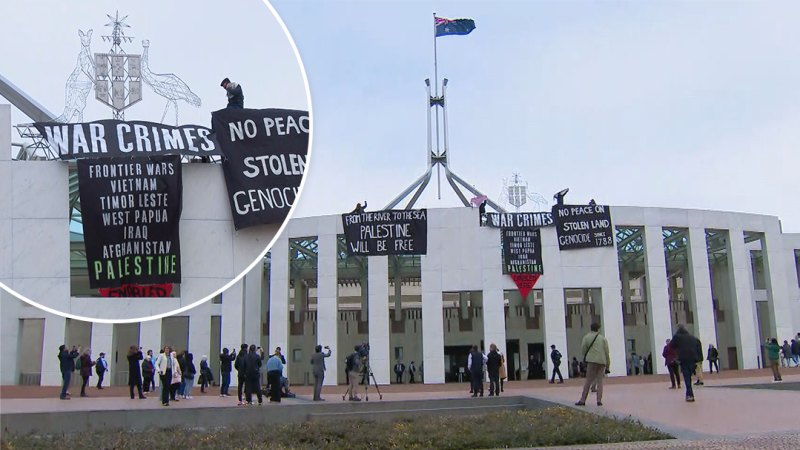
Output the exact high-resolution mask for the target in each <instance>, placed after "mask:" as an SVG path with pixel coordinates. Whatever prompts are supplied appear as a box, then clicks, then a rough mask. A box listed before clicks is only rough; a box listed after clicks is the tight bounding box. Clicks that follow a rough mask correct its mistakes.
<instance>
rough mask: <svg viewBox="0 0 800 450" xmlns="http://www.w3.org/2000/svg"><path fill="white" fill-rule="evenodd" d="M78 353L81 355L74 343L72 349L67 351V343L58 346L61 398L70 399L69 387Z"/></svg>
mask: <svg viewBox="0 0 800 450" xmlns="http://www.w3.org/2000/svg"><path fill="white" fill-rule="evenodd" d="M78 355H80V353H79V352H78V348H77V347H75V346H74V345H73V346H72V350H70V351H67V346H66V345H60V346H59V347H58V361H59V367H60V369H61V395H60V396H59V397H58V398H60V399H61V400H69V397H68V395H69V394H68V393H67V388H68V387H69V382H70V380H71V379H72V372H73V371H74V370H75V358H77V357H78Z"/></svg>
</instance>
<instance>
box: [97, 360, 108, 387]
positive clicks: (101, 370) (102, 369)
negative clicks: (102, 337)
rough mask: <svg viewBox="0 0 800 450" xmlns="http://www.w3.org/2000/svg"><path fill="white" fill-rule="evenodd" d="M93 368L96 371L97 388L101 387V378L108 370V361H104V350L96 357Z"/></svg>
mask: <svg viewBox="0 0 800 450" xmlns="http://www.w3.org/2000/svg"><path fill="white" fill-rule="evenodd" d="M94 370H95V372H97V378H98V379H97V389H103V378H105V376H106V372H107V371H108V363H107V362H106V354H105V353H104V352H100V356H98V357H97V361H96V364H95V366H94Z"/></svg>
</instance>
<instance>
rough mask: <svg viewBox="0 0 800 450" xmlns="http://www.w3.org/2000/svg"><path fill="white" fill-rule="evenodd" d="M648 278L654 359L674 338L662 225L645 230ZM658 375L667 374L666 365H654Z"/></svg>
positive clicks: (651, 343) (651, 349) (648, 300)
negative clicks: (669, 340) (668, 340)
mask: <svg viewBox="0 0 800 450" xmlns="http://www.w3.org/2000/svg"><path fill="white" fill-rule="evenodd" d="M644 245H645V252H644V256H645V275H646V276H647V309H648V311H647V313H648V318H649V319H650V346H651V347H650V351H651V352H653V360H654V361H655V360H657V356H658V355H660V354H661V350H662V349H663V347H664V343H665V342H666V340H667V339H669V338H671V337H672V319H671V318H670V311H669V292H668V285H667V263H666V260H665V259H664V235H663V234H662V230H661V226H645V227H644ZM653 369H654V370H655V373H658V374H662V373H667V367H666V366H664V365H663V364H655V363H654V364H653Z"/></svg>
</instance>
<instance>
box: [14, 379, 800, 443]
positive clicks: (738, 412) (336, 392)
mask: <svg viewBox="0 0 800 450" xmlns="http://www.w3.org/2000/svg"><path fill="white" fill-rule="evenodd" d="M783 374H784V376H783V378H784V380H785V383H787V384H789V383H792V384H794V383H799V382H800V369H797V368H790V369H784V370H783ZM606 381H607V383H606V386H605V393H604V398H603V404H604V406H602V407H598V406H594V403H595V399H594V397H593V396H591V395H590V397H589V398H588V400H587V406H585V407H576V406H574V405H573V404H574V402H575V401H576V400H577V399H578V397H579V395H580V391H581V388H582V382H583V380H582V379H575V380H567V382H566V383H564V384H554V385H553V384H548V383H547V382H546V381H540V380H536V381H519V382H509V383H506V386H505V392H504V393H503V395H504V396H515V397H520V398H535V399H541V400H545V401H549V402H553V403H557V404H563V405H566V406H570V407H574V408H580V409H582V410H585V411H588V412H592V413H597V414H604V415H610V416H616V417H632V418H635V419H638V420H640V421H641V422H642V423H644V424H645V425H650V426H654V427H657V428H659V429H661V430H663V431H665V432H668V433H670V434H672V435H674V436H676V437H677V438H678V440H671V441H664V442H661V443H634V444H613V446H611V447H608V446H605V447H604V446H588V447H574V448H598V449H600V448H620V449H624V448H702V449H705V448H709V449H712V448H800V443H798V439H800V434H798V426H797V423H798V421H797V418H798V417H800V391H797V390H777V389H769V387H770V385H771V375H770V374H769V371H767V370H750V371H730V372H727V373H726V372H723V373H722V374H721V375H716V374H715V375H708V374H706V375H705V386H699V387H695V398H696V400H697V401H696V402H694V403H687V402H685V400H684V393H683V390H671V389H668V387H669V380H668V379H667V378H666V377H665V376H638V377H621V378H609V379H607V380H606ZM748 385H755V386H754V387H757V388H756V389H751V388H749V387H748ZM765 385H766V386H765ZM774 386H775V387H778V386H779V384H777V383H776V384H774ZM781 387H782V386H781ZM765 388H766V389H765ZM468 389H469V387H468V385H467V384H466V383H463V384H445V385H422V384H414V385H408V384H405V385H391V386H384V387H381V392H382V394H383V400H382V401H380V400H379V398H378V395H377V392H376V391H375V390H374V389H373V388H371V389H370V391H369V396H370V404H372V403H376V402H380V403H383V404H387V405H385V408H388V409H391V408H392V406H391V405H392V404H394V405H399V404H401V403H399V402H410V401H415V400H427V401H430V402H432V403H431V404H435V402H436V401H441V400H445V399H464V398H466V397H468V396H469V395H468V393H467V391H468ZM57 391H58V389H57V388H52V387H25V386H4V387H2V388H0V419H2V416H6V415H9V414H26V413H50V412H53V411H61V412H80V411H84V412H92V411H94V412H101V411H122V410H125V411H131V412H134V413H135V411H136V410H148V409H167V408H166V407H163V406H161V404H160V402H159V401H158V399H157V398H155V396H154V397H153V398H149V399H147V400H138V399H137V400H131V399H129V398H126V397H127V396H128V391H127V389H126V388H124V387H114V388H108V389H104V390H102V391H98V390H96V389H95V388H91V389H90V390H89V393H90V395H92V397H89V398H79V397H78V398H74V399H72V400H69V401H64V400H59V399H58V398H57ZM71 391H72V392H73V394H77V392H78V391H79V389H76V388H72V389H71ZM293 391H295V392H296V393H297V394H298V397H297V398H294V399H284V401H283V402H282V403H280V404H269V405H265V406H262V407H260V408H269V409H274V408H284V407H293V406H294V407H301V408H302V407H303V406H304V405H307V406H308V407H310V408H316V407H318V405H335V404H342V403H347V402H343V401H342V392H343V391H344V388H343V387H337V388H325V390H324V391H323V397H325V398H326V399H327V401H326V402H324V403H317V402H312V401H311V400H310V397H311V391H310V387H308V386H298V387H294V388H293ZM194 392H195V397H194V398H192V399H189V400H181V401H180V402H178V403H172V404H171V406H169V408H168V409H169V410H170V411H171V412H172V411H179V410H185V409H204V410H205V409H208V408H212V409H214V410H217V408H233V409H239V410H246V409H250V408H251V407H238V406H236V403H237V400H236V397H235V396H233V397H227V398H222V397H219V396H218V395H217V394H215V393H216V392H218V391H217V390H216V389H212V390H210V392H214V393H208V394H205V395H203V394H200V393H199V390H198V389H197V388H195V391H194ZM232 392H234V394H235V390H232ZM360 393H361V394H362V397H363V391H362V392H360ZM487 394H488V390H487ZM265 401H266V400H265ZM469 401H474V405H475V406H476V407H477V406H480V405H485V406H489V405H490V402H489V400H488V399H485V398H484V399H480V398H478V399H471V400H469ZM395 402H398V403H395ZM482 402H483V403H482ZM364 403H365V402H362V403H361V404H364ZM494 403H496V402H491V404H494ZM361 404H353V405H351V406H346V408H347V410H348V411H349V410H351V409H352V410H353V411H357V410H358V408H359V407H360V405H361ZM498 405H499V406H502V405H501V404H500V403H498ZM342 406H345V405H342ZM327 408H330V407H329V406H328V407H327ZM420 408H421V409H425V408H424V407H421V406H420ZM294 409H295V408H292V410H294ZM364 409H372V408H368V407H364ZM217 411H218V410H217ZM283 411H285V412H286V413H287V415H288V413H289V410H288V409H287V410H283ZM331 411H335V410H331ZM176 414H180V413H176ZM237 414H238V412H237ZM307 416H308V415H307V414H306V417H307ZM31 417H33V416H31ZM121 426H124V424H121ZM737 445H742V446H737Z"/></svg>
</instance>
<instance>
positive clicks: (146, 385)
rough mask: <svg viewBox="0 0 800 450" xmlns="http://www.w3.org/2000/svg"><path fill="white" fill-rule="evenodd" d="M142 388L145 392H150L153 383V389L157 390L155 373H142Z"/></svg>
mask: <svg viewBox="0 0 800 450" xmlns="http://www.w3.org/2000/svg"><path fill="white" fill-rule="evenodd" d="M142 381H143V382H142V388H143V389H144V391H145V392H150V385H153V390H154V391H155V390H156V388H155V383H154V382H153V374H152V373H151V374H147V375H142Z"/></svg>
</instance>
